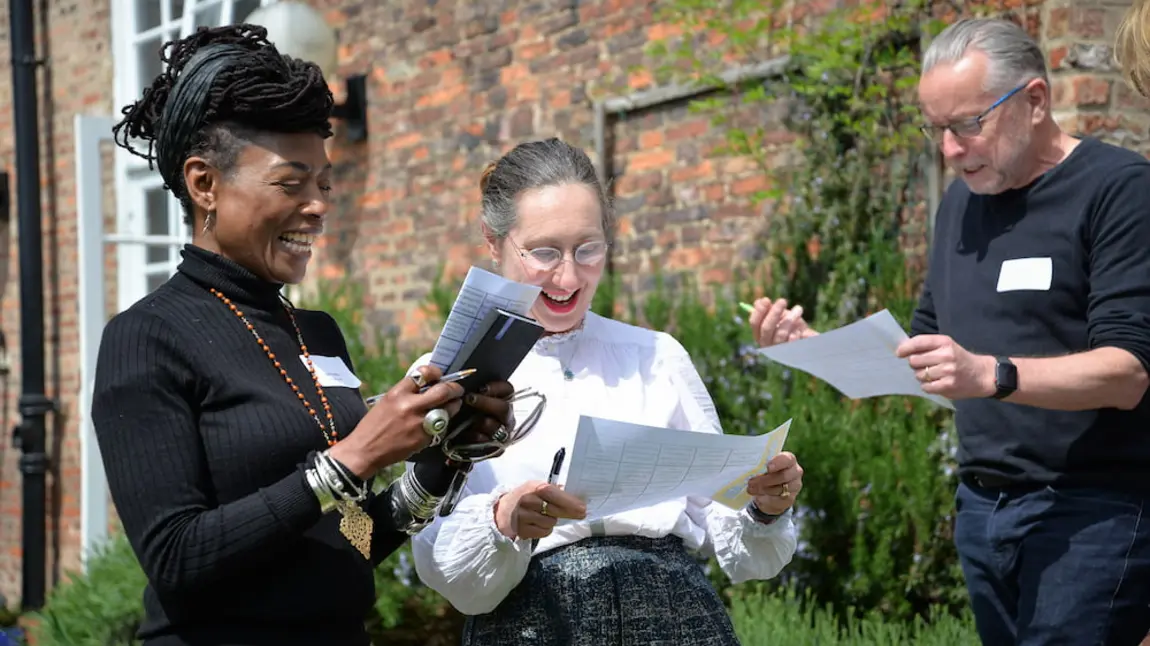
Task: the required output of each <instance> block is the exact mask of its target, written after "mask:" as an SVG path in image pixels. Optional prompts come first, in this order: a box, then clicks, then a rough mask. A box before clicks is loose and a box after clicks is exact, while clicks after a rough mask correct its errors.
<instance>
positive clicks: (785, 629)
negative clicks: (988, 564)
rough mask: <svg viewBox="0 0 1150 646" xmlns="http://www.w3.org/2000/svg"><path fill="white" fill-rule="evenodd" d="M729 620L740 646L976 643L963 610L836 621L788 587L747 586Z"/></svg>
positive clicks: (947, 645) (870, 615)
mask: <svg viewBox="0 0 1150 646" xmlns="http://www.w3.org/2000/svg"><path fill="white" fill-rule="evenodd" d="M731 621H732V622H733V623H734V624H735V631H736V632H737V633H738V634H739V639H740V641H741V642H742V644H743V646H775V645H776V644H787V646H830V645H832V644H838V645H841V646H979V644H980V642H979V639H978V634H977V633H976V632H975V631H974V623H973V618H972V617H970V616H969V614H964V615H963V616H961V617H951V616H948V615H946V614H940V618H939V619H938V620H937V621H935V622H934V623H927V622H925V621H923V620H922V619H915V620H914V621H911V622H898V621H893V622H892V621H889V620H886V619H884V618H883V617H882V616H881V615H880V614H878V613H868V614H867V615H866V616H864V617H862V618H857V619H856V618H851V619H848V620H846V621H840V619H839V617H838V614H837V613H835V612H833V611H831V610H828V609H826V608H820V607H818V606H817V605H816V604H815V603H814V602H813V599H812V598H811V597H810V596H809V595H805V596H800V595H799V594H796V593H795V592H794V591H793V589H791V588H788V589H786V590H780V591H776V592H774V593H770V592H765V591H763V590H761V589H754V590H748V591H747V593H746V594H744V595H741V596H739V597H736V598H735V599H734V600H733V602H732V604H731Z"/></svg>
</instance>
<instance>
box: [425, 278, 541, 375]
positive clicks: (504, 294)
mask: <svg viewBox="0 0 1150 646" xmlns="http://www.w3.org/2000/svg"><path fill="white" fill-rule="evenodd" d="M540 289H541V288H540V287H538V286H535V285H525V284H523V283H517V282H515V281H513V280H507V279H506V278H504V277H502V276H500V275H498V274H493V273H491V272H489V271H485V270H483V269H480V268H479V267H472V268H471V269H469V270H468V271H467V276H466V277H465V278H464V279H463V286H462V287H460V288H459V294H457V295H456V297H455V302H454V303H453V304H452V305H451V312H450V313H449V314H448V315H447V321H446V322H445V323H444V324H443V331H442V332H440V333H439V339H437V340H436V341H435V349H434V350H432V353H431V363H432V364H433V365H435V366H438V367H439V369H440V370H447V368H448V366H450V365H451V362H452V361H454V360H455V355H456V354H458V353H459V350H460V348H462V347H463V344H464V343H466V342H467V339H468V338H470V337H471V334H472V333H474V332H475V328H476V327H477V326H478V325H479V323H481V322H482V321H483V318H484V317H485V316H487V313H488V312H490V311H491V310H492V309H495V308H499V309H501V310H504V311H506V312H511V313H512V314H518V315H520V316H528V315H529V314H528V312H529V311H530V310H531V306H532V305H534V304H535V299H537V298H539V292H540Z"/></svg>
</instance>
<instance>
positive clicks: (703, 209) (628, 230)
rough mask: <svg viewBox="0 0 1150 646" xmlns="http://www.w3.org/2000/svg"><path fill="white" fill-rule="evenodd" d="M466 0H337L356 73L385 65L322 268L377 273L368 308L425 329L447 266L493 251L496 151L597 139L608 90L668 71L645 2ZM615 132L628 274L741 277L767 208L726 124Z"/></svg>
mask: <svg viewBox="0 0 1150 646" xmlns="http://www.w3.org/2000/svg"><path fill="white" fill-rule="evenodd" d="M468 5H471V3H464V2H440V3H436V4H434V5H431V6H429V5H425V4H423V3H419V4H416V3H409V4H408V5H407V6H406V7H405V8H403V9H384V8H381V7H380V8H369V7H367V6H362V7H361V6H359V5H356V6H352V5H350V4H345V5H343V6H341V5H340V4H339V3H324V6H325V7H326V8H328V9H330V11H329V15H330V16H331V17H332V19H333V21H334V22H337V23H338V24H340V25H342V29H341V34H340V40H341V42H344V43H346V46H345V51H344V54H345V56H344V57H343V70H344V71H345V72H347V73H368V74H369V75H370V77H369V78H370V81H369V87H370V91H369V94H370V101H371V103H370V106H369V112H370V116H369V120H370V128H371V133H370V139H369V141H368V142H367V143H365V144H363V145H358V146H348V145H346V144H342V143H340V142H336V144H335V145H334V149H333V156H334V157H335V159H336V163H337V165H338V168H339V172H340V175H339V177H340V178H341V182H340V189H339V192H340V193H341V194H342V195H343V196H344V197H341V198H340V203H339V209H338V216H337V217H336V218H334V220H336V222H333V223H332V225H330V226H329V230H330V231H333V232H334V233H335V235H333V236H328V238H329V240H328V243H329V245H328V247H327V249H325V252H324V254H323V256H322V259H321V265H322V266H323V268H324V269H323V270H322V271H320V272H315V273H316V274H321V273H322V274H324V275H339V274H345V273H347V274H352V275H356V276H363V277H364V280H365V281H366V282H367V284H368V303H367V304H366V305H367V307H368V309H369V311H370V312H371V318H370V320H371V321H372V322H374V323H376V324H378V325H382V326H388V327H390V326H394V327H395V328H396V329H398V330H399V331H400V332H401V333H402V334H403V336H404V337H405V338H407V339H410V340H414V341H417V342H420V343H424V344H426V343H427V342H429V340H430V338H432V337H431V335H432V334H433V333H434V332H435V330H433V329H432V327H431V326H430V325H429V323H428V322H427V321H426V320H424V315H423V312H421V311H420V310H419V309H418V308H417V307H415V306H414V305H415V304H416V303H417V302H418V301H419V300H420V299H422V298H423V297H424V295H425V294H426V292H427V290H428V288H429V286H430V281H431V278H432V277H433V276H434V275H435V271H436V268H437V264H438V263H440V262H442V261H446V262H447V263H448V267H447V269H448V271H449V272H451V273H453V274H455V275H460V274H461V273H462V272H464V271H466V268H467V267H468V266H469V265H471V264H472V263H476V264H481V266H486V257H485V254H484V253H483V250H482V245H481V239H480V237H479V235H478V226H477V223H476V214H477V209H478V198H479V195H478V187H477V184H478V177H479V173H480V170H481V169H482V168H483V165H484V164H485V163H486V162H488V161H489V160H492V159H495V158H497V157H498V156H499V155H500V154H502V153H503V152H505V151H506V150H508V149H509V148H510V147H511V146H513V145H514V144H515V143H517V142H519V141H522V140H525V139H532V138H542V137H548V136H559V137H562V138H563V139H565V140H566V141H569V142H571V143H573V144H575V145H579V146H582V147H584V148H585V149H587V150H588V151H589V152H590V151H593V150H594V147H595V146H594V144H595V142H594V136H593V132H594V130H593V118H592V111H591V109H590V104H591V101H592V100H593V97H595V98H606V97H607V96H611V95H615V94H618V93H620V92H623V93H628V92H632V91H637V90H643V89H647V88H650V87H651V86H652V83H653V81H652V75H651V74H650V73H649V72H647V71H633V68H635V67H639V68H642V67H643V66H644V65H645V64H647V63H649V61H647V60H646V59H645V57H644V52H643V47H644V45H645V44H646V43H647V42H648V41H649V40H650V39H651V38H652V37H655V38H658V37H661V36H662V35H663V34H664V33H666V31H667V30H666V27H665V26H663V25H659V24H656V19H655V16H654V13H655V9H656V4H655V3H652V2H645V1H634V0H631V1H623V0H613V1H610V2H597V3H578V4H577V3H572V2H518V3H514V2H513V3H502V4H500V5H494V4H491V5H486V3H485V6H484V5H480V4H478V3H477V4H474V5H471V6H468ZM496 7H498V8H496ZM770 119H771V115H766V114H764V115H760V118H757V119H756V121H757V122H762V121H769V120H770ZM337 136H338V134H337ZM610 139H611V140H613V144H614V145H613V146H612V150H613V160H612V165H613V167H614V169H615V172H616V176H617V177H616V182H617V184H616V188H617V190H616V193H617V197H618V200H619V204H618V206H619V215H620V223H619V233H620V235H619V240H618V244H617V246H616V247H615V249H614V252H615V254H616V255H615V262H616V264H617V266H618V267H619V269H620V270H621V271H622V272H623V273H624V275H625V276H626V277H627V281H626V282H627V283H628V285H629V287H631V288H634V287H636V286H638V284H639V283H640V282H641V279H640V278H639V277H640V276H648V275H649V274H650V272H651V271H652V270H653V269H654V268H655V267H663V268H665V269H669V270H675V271H678V270H684V269H689V270H693V271H698V272H699V273H700V275H701V276H702V277H703V278H705V279H709V280H725V279H726V278H727V277H728V274H729V270H730V259H731V258H733V257H738V256H739V255H741V254H745V253H749V251H748V250H749V249H751V241H752V239H753V237H754V234H755V231H756V230H757V227H758V226H759V225H760V224H761V222H762V217H761V215H762V211H761V209H753V208H751V207H750V206H749V204H748V199H747V198H748V195H749V194H750V193H752V192H754V191H755V190H758V189H759V188H760V185H759V182H760V180H759V179H758V178H756V177H754V175H755V173H754V172H753V170H752V169H751V168H750V167H749V166H748V165H747V164H746V163H744V162H740V161H729V162H715V161H711V160H709V159H708V156H709V152H710V150H711V149H712V148H713V146H714V145H715V144H716V143H718V140H719V134H718V133H715V132H713V131H711V130H710V129H709V128H707V124H706V121H705V119H704V118H702V117H699V116H696V115H691V114H688V111H687V109H686V106H685V104H683V103H676V104H667V105H662V106H655V107H652V108H650V109H648V110H645V111H643V112H641V113H636V114H632V115H628V116H627V117H626V118H624V119H622V120H621V121H620V122H619V123H617V124H616V125H615V126H614V127H612V128H611V132H610ZM345 178H350V181H343V180H344V179H345Z"/></svg>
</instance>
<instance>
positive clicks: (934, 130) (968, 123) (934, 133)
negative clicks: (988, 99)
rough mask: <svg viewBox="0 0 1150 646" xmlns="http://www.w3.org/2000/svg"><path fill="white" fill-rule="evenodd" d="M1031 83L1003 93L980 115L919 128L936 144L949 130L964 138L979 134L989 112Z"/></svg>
mask: <svg viewBox="0 0 1150 646" xmlns="http://www.w3.org/2000/svg"><path fill="white" fill-rule="evenodd" d="M1029 84H1030V81H1027V82H1026V83H1023V84H1022V85H1019V86H1018V87H1016V88H1014V89H1013V90H1011V91H1009V92H1007V93H1006V94H1004V95H1002V97H1001V98H999V99H998V100H997V101H995V102H994V104H993V105H991V106H990V107H989V108H987V109H985V110H983V111H982V114H980V115H978V116H977V117H971V118H969V119H963V120H962V121H956V122H954V123H949V124H947V125H945V126H935V125H931V124H925V125H922V126H919V129H920V130H922V134H924V135H926V136H927V138H929V139H930V140H931V141H933V142H935V143H936V144H941V143H942V137H943V134H944V133H945V132H946V131H947V130H949V131H951V132H952V133H954V136H955V137H962V138H964V139H965V138H969V137H974V136H977V135H979V134H981V133H982V120H983V119H985V118H986V116H987V115H988V114H990V113H991V112H992V111H994V109H995V108H997V107H998V106H1000V105H1002V104H1003V103H1006V100H1007V99H1009V98H1010V97H1012V96H1014V95H1015V94H1017V93H1018V91H1019V90H1021V89H1022V88H1024V87H1026V86H1027V85H1029Z"/></svg>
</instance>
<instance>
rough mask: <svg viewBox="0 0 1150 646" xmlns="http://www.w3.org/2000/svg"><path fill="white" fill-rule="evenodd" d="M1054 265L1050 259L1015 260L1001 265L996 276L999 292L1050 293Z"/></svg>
mask: <svg viewBox="0 0 1150 646" xmlns="http://www.w3.org/2000/svg"><path fill="white" fill-rule="evenodd" d="M1053 278H1054V264H1053V263H1052V262H1051V261H1050V258H1015V259H1013V260H1006V261H1003V263H1002V269H1001V270H1000V271H999V274H998V291H999V292H1018V291H1039V292H1048V291H1050V283H1051V281H1052V280H1053Z"/></svg>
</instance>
